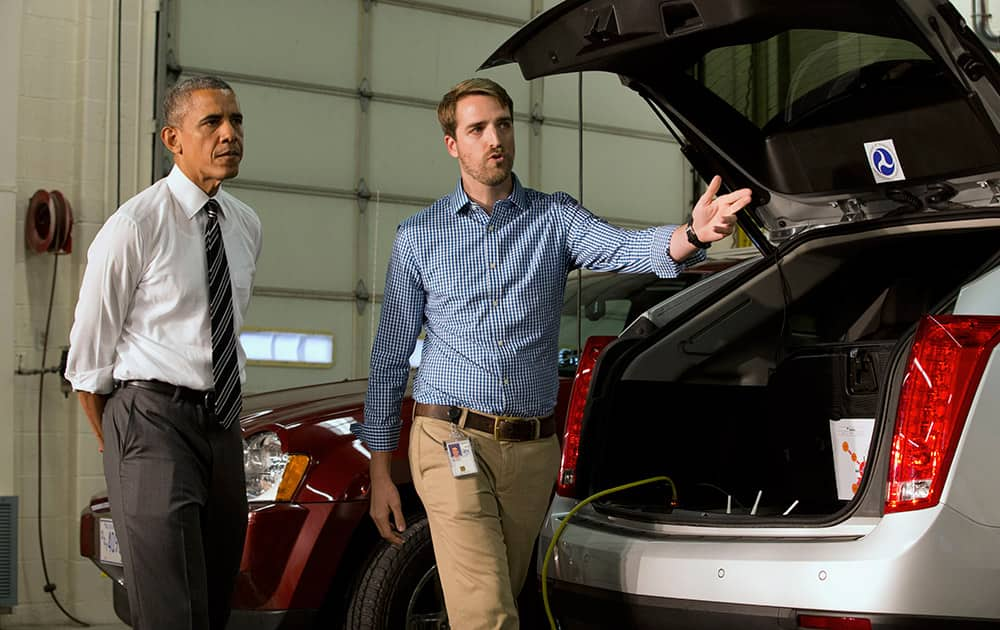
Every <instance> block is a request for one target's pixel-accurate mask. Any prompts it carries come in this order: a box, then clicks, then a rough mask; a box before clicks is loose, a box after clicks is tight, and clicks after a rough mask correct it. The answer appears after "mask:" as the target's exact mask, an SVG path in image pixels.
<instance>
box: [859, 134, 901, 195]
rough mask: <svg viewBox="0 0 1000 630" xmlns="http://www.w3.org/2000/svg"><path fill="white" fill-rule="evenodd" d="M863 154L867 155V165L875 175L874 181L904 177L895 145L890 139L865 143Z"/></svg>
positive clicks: (895, 179)
mask: <svg viewBox="0 0 1000 630" xmlns="http://www.w3.org/2000/svg"><path fill="white" fill-rule="evenodd" d="M865 155H867V156H868V166H870V167H871V169H872V175H874V176H875V183H876V184H882V183H885V182H898V181H901V180H904V179H906V175H903V165H902V164H900V163H899V156H898V155H896V145H894V144H893V143H892V140H877V141H875V142H866V143H865Z"/></svg>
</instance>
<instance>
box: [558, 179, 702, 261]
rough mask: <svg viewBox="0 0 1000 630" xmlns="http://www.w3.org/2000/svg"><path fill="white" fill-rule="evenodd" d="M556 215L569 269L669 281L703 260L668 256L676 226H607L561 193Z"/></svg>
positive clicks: (699, 255) (607, 224)
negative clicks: (645, 275) (653, 276)
mask: <svg viewBox="0 0 1000 630" xmlns="http://www.w3.org/2000/svg"><path fill="white" fill-rule="evenodd" d="M560 201H561V203H560V216H561V218H562V221H563V224H564V227H565V230H566V249H567V252H568V255H569V256H570V266H571V267H574V268H576V267H583V268H584V269H592V270H595V271H617V272H620V273H649V272H652V273H655V274H656V275H658V276H660V277H661V278H672V277H674V276H676V275H677V274H679V273H680V272H682V271H684V269H685V268H687V267H688V266H689V265H692V264H694V263H697V262H701V261H702V260H704V259H705V252H704V251H703V250H699V251H698V252H697V253H696V254H694V255H692V256H690V257H689V258H687V259H685V260H683V261H677V260H674V259H673V258H672V257H671V256H670V239H671V237H672V236H673V234H674V231H675V230H676V229H677V226H676V225H663V226H659V227H651V228H646V229H644V230H627V229H625V228H620V227H617V226H614V225H611V224H610V223H608V222H607V221H605V220H604V219H601V218H600V217H597V216H595V215H594V214H593V213H592V212H590V211H589V210H587V209H586V208H584V207H583V206H581V205H580V204H579V203H577V201H576V200H575V199H573V198H572V197H571V196H569V195H566V194H563V195H562V199H561V200H560Z"/></svg>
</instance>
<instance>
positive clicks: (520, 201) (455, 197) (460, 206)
mask: <svg viewBox="0 0 1000 630" xmlns="http://www.w3.org/2000/svg"><path fill="white" fill-rule="evenodd" d="M510 177H511V180H512V181H513V183H514V185H513V187H512V188H511V191H510V196H509V197H507V199H509V200H510V201H511V203H512V204H513V205H514V207H515V208H516V209H518V210H524V209H526V208H527V207H528V203H527V195H526V194H525V192H524V187H523V186H521V181H520V180H519V179H518V178H517V175H515V174H514V173H511V174H510ZM470 204H472V200H471V199H469V196H468V195H467V194H465V188H463V187H462V178H461V177H459V178H458V185H457V186H455V190H454V191H452V193H451V194H450V195H448V209H449V210H451V211H452V212H453V213H455V214H458V213H459V212H461V211H462V210H464V209H465V208H467V207H469V206H470Z"/></svg>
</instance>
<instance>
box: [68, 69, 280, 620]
mask: <svg viewBox="0 0 1000 630" xmlns="http://www.w3.org/2000/svg"><path fill="white" fill-rule="evenodd" d="M164 105H165V106H164V118H165V126H164V128H163V129H162V131H161V133H160V138H161V140H162V141H163V143H164V145H165V146H166V147H167V148H168V149H169V150H170V151H171V152H172V153H173V155H174V167H173V169H172V170H171V172H170V174H169V175H168V176H167V177H166V178H164V179H161V180H160V181H158V182H156V183H155V184H153V185H152V186H150V187H149V188H147V189H146V190H144V191H142V192H140V193H139V194H138V195H136V196H135V197H133V198H132V199H129V200H128V201H126V202H125V203H124V204H123V205H122V206H121V207H120V208H119V209H118V211H117V212H115V213H114V214H113V215H112V216H111V217H110V218H109V219H108V220H107V222H106V223H105V224H104V226H103V227H102V228H101V230H100V232H98V234H97V237H96V238H95V239H94V242H93V244H92V245H91V247H90V250H89V251H88V254H87V269H86V272H85V274H84V278H83V284H82V286H81V287H80V299H79V301H78V303H77V307H76V319H75V321H74V323H73V329H72V332H71V333H70V353H69V360H68V363H67V369H66V376H67V378H68V379H69V380H70V382H72V384H73V387H74V389H76V390H77V392H78V395H79V399H80V403H81V405H82V406H83V408H84V411H85V412H86V414H87V418H88V419H89V420H90V424H91V426H92V428H93V430H94V433H95V434H96V435H97V441H98V447H99V448H100V449H101V450H102V451H103V453H104V476H105V479H106V480H107V484H108V496H109V499H110V501H111V509H112V514H113V519H114V525H115V531H116V533H117V535H118V539H119V543H120V548H121V550H122V560H123V563H124V570H125V587H126V589H127V590H128V598H129V607H130V610H131V616H132V625H133V628H135V629H136V630H161V629H162V630H168V629H169V630H183V629H192V630H194V629H198V630H202V629H205V630H207V629H211V630H222V629H223V628H224V627H225V625H226V621H227V619H228V618H229V600H230V598H231V596H232V590H233V584H234V579H235V576H236V572H237V570H238V569H239V562H240V557H241V555H242V552H243V539H244V536H245V532H246V522H247V521H246V519H247V516H246V515H247V502H246V494H245V493H246V489H245V481H244V475H243V450H242V440H241V434H240V427H239V422H238V421H236V420H235V418H236V417H237V416H238V414H239V404H240V403H239V399H240V392H241V386H240V383H241V382H243V381H245V367H244V366H245V363H246V361H245V356H244V354H243V351H242V348H240V347H239V343H238V339H239V331H240V328H241V327H242V324H243V318H244V315H245V312H246V308H247V304H248V303H249V300H250V292H251V286H252V284H253V278H254V272H255V269H256V260H257V257H258V255H259V254H260V247H261V226H260V220H259V219H258V217H257V215H256V214H255V213H254V211H253V210H252V209H251V208H250V207H249V206H247V205H246V204H244V203H243V202H241V201H239V200H238V199H236V198H235V197H233V196H232V195H230V194H229V193H227V192H225V191H223V190H222V189H221V184H222V182H223V181H224V180H226V179H230V178H232V177H235V176H236V175H237V173H238V172H239V165H240V161H241V159H242V157H243V115H242V114H241V113H240V108H239V104H238V103H237V100H236V95H235V94H234V93H233V90H232V88H231V87H230V86H229V85H228V84H226V83H225V82H224V81H222V80H221V79H218V78H214V77H195V78H192V79H187V80H185V81H182V82H181V83H178V84H177V85H176V86H174V88H172V89H171V91H170V93H169V94H168V95H167V97H166V100H165V103H164ZM220 234H221V241H222V246H221V247H220V246H219V240H220V239H219V237H220ZM213 237H214V238H213ZM213 261H214V262H213ZM227 279H228V280H229V282H227V281H226V280H227ZM213 280H214V282H213ZM210 285H211V286H210ZM210 296H211V297H210ZM234 339H235V347H234ZM227 365H228V368H227V367H226V366H227ZM227 376H228V377H229V378H228V380H220V379H224V378H226V377H227ZM221 383H225V387H223V386H222V385H220V384H221ZM221 392H225V393H221ZM224 399H225V400H228V401H229V403H227V404H224V402H225V400H224Z"/></svg>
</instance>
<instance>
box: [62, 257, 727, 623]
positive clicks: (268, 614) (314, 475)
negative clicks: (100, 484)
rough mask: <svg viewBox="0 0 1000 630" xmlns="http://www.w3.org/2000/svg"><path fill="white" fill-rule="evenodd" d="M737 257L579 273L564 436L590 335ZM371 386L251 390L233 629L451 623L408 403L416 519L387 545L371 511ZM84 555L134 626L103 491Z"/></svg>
mask: <svg viewBox="0 0 1000 630" xmlns="http://www.w3.org/2000/svg"><path fill="white" fill-rule="evenodd" d="M737 260H738V257H732V258H726V259H718V260H710V261H707V262H705V263H702V264H701V265H698V266H697V267H695V268H692V269H690V270H688V271H687V272H685V273H683V274H682V275H681V276H680V277H678V278H671V279H662V278H657V277H656V276H654V275H651V274H635V275H618V274H608V273H595V272H581V273H580V276H579V277H577V273H576V272H574V273H572V274H571V275H570V277H569V279H568V281H567V291H566V299H565V306H564V309H563V318H562V325H561V331H560V346H561V347H562V349H561V350H560V352H559V356H558V357H553V360H554V361H556V360H558V362H559V373H560V387H559V398H558V406H557V409H556V417H557V419H558V421H559V423H560V426H559V427H558V430H559V433H558V434H559V435H562V423H563V422H564V420H565V416H566V404H567V401H568V399H569V394H570V389H571V385H572V380H573V376H574V374H575V371H576V363H577V354H578V351H577V349H578V348H581V347H582V346H583V343H582V342H584V341H585V340H586V339H587V338H588V337H591V336H595V335H617V334H618V333H619V332H621V330H622V329H623V328H624V327H625V325H626V324H627V323H629V322H630V321H632V320H634V319H635V318H636V317H637V316H638V315H639V314H641V313H642V312H643V311H645V310H646V309H647V308H649V307H651V306H653V305H655V304H658V303H660V302H661V301H663V300H664V299H665V298H666V297H668V296H670V295H672V294H674V293H677V292H679V291H680V290H682V289H684V288H686V287H688V286H689V285H691V284H693V283H694V282H696V281H697V280H698V279H700V278H702V277H704V276H705V275H707V274H709V273H712V272H714V271H716V270H719V269H722V268H725V267H728V266H730V265H732V264H734V263H735V262H736V261H737ZM366 385H367V380H365V379H356V380H348V381H341V382H338V383H328V384H323V385H314V386H309V387H300V388H295V389H287V390H280V391H274V392H267V393H262V394H256V395H250V396H247V397H246V398H245V399H244V411H243V414H244V415H243V418H242V421H241V422H242V426H243V437H244V463H245V469H246V477H247V497H248V499H249V501H250V512H249V514H248V517H247V518H248V524H247V525H248V527H247V538H246V545H245V547H244V551H243V560H242V562H241V565H240V572H239V575H238V577H237V584H236V590H235V593H234V595H233V614H232V618H231V620H230V623H229V626H228V627H229V628H230V629H236V630H239V629H250V628H253V629H254V630H264V629H268V630H270V629H276V628H304V627H320V628H341V627H346V628H351V629H352V630H353V629H358V628H366V629H376V630H382V629H392V630H395V629H398V628H438V627H446V623H447V616H446V614H445V612H444V602H443V599H442V595H441V590H440V587H439V585H438V581H437V571H436V568H435V564H434V555H433V551H432V547H431V538H430V531H429V529H428V525H427V519H426V518H425V517H424V516H423V508H422V506H421V504H420V500H419V498H418V497H417V494H416V492H415V491H414V489H413V485H412V483H411V479H410V469H409V465H408V463H407V459H406V452H407V441H408V437H409V431H408V430H407V427H408V425H409V418H410V417H411V415H412V405H413V401H412V399H410V398H409V397H407V398H406V399H405V400H404V403H403V409H402V416H403V418H404V427H403V431H402V435H401V443H400V447H399V448H398V449H396V451H395V455H394V458H393V468H392V471H393V477H394V481H395V482H396V484H397V485H398V487H399V491H400V495H401V497H402V501H403V507H404V511H405V513H406V516H407V518H406V522H407V525H408V527H407V529H406V531H405V533H404V535H403V538H404V540H405V543H404V544H403V545H402V546H400V547H393V546H392V545H389V544H388V543H386V542H385V541H383V540H382V539H381V538H380V537H379V535H378V532H377V530H376V529H375V527H374V524H373V523H372V521H371V519H370V518H369V517H368V492H369V487H370V484H369V478H368V462H369V453H368V451H367V450H366V449H365V447H364V445H363V444H362V443H361V442H360V441H359V440H357V439H355V437H354V436H353V435H352V434H351V431H350V425H351V423H353V422H355V421H356V420H359V419H361V418H363V415H364V414H363V407H364V395H365V388H366ZM80 554H81V555H83V556H84V557H86V558H89V559H91V560H92V561H93V562H94V563H95V564H96V565H97V566H98V567H99V568H100V569H101V570H102V571H104V572H105V573H106V574H108V575H109V576H110V577H111V578H112V579H113V582H114V606H115V612H116V614H117V615H118V617H119V618H121V619H122V620H123V621H124V622H126V623H128V622H129V618H130V615H129V610H128V597H127V595H126V592H125V588H126V586H127V585H126V584H125V583H124V577H123V572H122V568H121V556H120V553H119V550H118V544H117V537H116V536H115V532H114V526H113V524H112V521H111V514H110V506H109V503H108V499H107V497H106V495H98V496H95V497H94V498H93V499H91V502H90V505H89V506H87V508H86V509H84V511H83V514H82V516H81V519H80ZM521 607H522V611H524V614H523V616H524V617H525V623H524V625H525V627H528V626H529V625H530V618H532V616H533V614H537V611H538V608H537V585H536V584H529V586H528V587H526V588H525V592H524V593H522V596H521ZM529 611H532V612H529ZM538 616H540V615H538Z"/></svg>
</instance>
